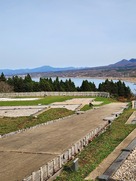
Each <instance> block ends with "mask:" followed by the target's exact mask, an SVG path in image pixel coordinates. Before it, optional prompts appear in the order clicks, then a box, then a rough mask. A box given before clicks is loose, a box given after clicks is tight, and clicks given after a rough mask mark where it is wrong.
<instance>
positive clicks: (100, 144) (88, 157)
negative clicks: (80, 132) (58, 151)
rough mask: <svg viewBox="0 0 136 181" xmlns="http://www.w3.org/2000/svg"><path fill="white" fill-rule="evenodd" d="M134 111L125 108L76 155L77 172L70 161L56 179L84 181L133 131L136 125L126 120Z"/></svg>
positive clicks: (59, 180) (60, 180) (58, 180)
mask: <svg viewBox="0 0 136 181" xmlns="http://www.w3.org/2000/svg"><path fill="white" fill-rule="evenodd" d="M132 112H133V110H132V109H128V110H125V111H124V113H123V114H122V115H121V116H120V117H119V118H117V119H116V120H115V121H114V122H113V123H112V125H111V127H110V128H108V129H107V131H106V132H105V133H103V134H101V135H100V136H99V137H97V138H95V139H94V140H93V141H92V142H91V143H90V144H89V145H88V146H87V147H86V148H85V149H84V150H83V151H82V152H81V153H79V154H78V155H77V156H76V157H78V158H79V170H78V171H77V172H73V171H71V163H72V162H69V163H67V164H66V165H65V166H64V169H63V171H62V173H61V175H60V176H59V177H58V178H57V179H56V180H57V181H83V180H84V178H85V177H86V176H87V175H88V174H89V173H90V172H91V171H93V170H94V169H95V168H96V167H97V166H98V165H99V164H100V163H101V162H102V160H103V159H104V158H106V157H107V156H108V155H109V154H110V153H111V152H112V151H113V150H114V149H115V147H116V146H117V145H118V144H119V143H120V142H121V141H123V140H124V139H125V137H127V135H128V134H129V133H130V132H131V131H133V130H134V129H135V128H136V125H125V122H126V121H127V119H128V118H129V116H130V115H131V114H132Z"/></svg>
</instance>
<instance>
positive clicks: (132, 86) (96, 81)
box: [32, 77, 136, 94]
mask: <svg viewBox="0 0 136 181" xmlns="http://www.w3.org/2000/svg"><path fill="white" fill-rule="evenodd" d="M39 79H40V78H32V80H34V81H36V82H39ZM55 79H56V77H52V80H55ZM66 79H69V77H59V80H63V81H65V80H66ZM70 79H71V81H72V82H74V83H75V86H76V87H77V86H79V87H80V86H81V84H82V82H83V80H88V81H89V82H94V84H95V85H96V87H97V88H98V86H99V84H100V83H102V82H104V81H105V79H97V78H96V79H95V78H86V77H84V78H77V77H70ZM117 81H118V80H113V82H117ZM124 83H125V84H126V86H129V87H130V89H131V91H132V92H133V93H134V94H136V85H135V84H134V83H132V82H127V81H124Z"/></svg>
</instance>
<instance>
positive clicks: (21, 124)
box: [0, 108, 74, 135]
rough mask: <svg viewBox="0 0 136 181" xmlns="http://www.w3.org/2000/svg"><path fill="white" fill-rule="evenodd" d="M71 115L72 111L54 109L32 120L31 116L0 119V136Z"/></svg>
mask: <svg viewBox="0 0 136 181" xmlns="http://www.w3.org/2000/svg"><path fill="white" fill-rule="evenodd" d="M73 113H74V112H73V111H70V110H67V109H65V108H55V109H49V110H48V111H45V112H44V113H43V114H40V115H39V116H38V117H37V118H34V117H32V116H29V117H18V118H9V117H4V118H0V135H3V134H6V133H9V132H12V131H17V130H19V129H23V128H28V127H32V126H35V125H37V124H41V123H45V122H47V121H50V120H55V119H58V118H62V117H65V116H69V115H71V114H73Z"/></svg>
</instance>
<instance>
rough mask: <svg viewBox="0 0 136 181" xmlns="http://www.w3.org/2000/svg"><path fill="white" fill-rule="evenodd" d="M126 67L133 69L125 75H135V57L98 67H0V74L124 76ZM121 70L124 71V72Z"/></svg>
mask: <svg viewBox="0 0 136 181" xmlns="http://www.w3.org/2000/svg"><path fill="white" fill-rule="evenodd" d="M128 69H130V70H133V71H130V70H129V72H127V75H131V76H135V75H136V59H135V58H132V59H130V60H126V59H123V60H121V61H118V62H116V63H114V64H110V65H107V66H98V67H84V68H83V67H80V68H75V67H64V68H56V67H51V66H42V67H37V68H33V69H16V70H10V69H0V74H1V73H2V72H3V73H4V75H6V76H8V75H9V76H13V75H26V74H27V73H29V74H31V75H33V76H37V75H38V76H41V77H42V76H49V75H50V76H68V77H71V76H73V77H76V76H77V77H78V76H81V77H83V76H91V77H94V76H96V77H97V76H100V77H104V76H126V71H128ZM122 71H125V72H124V73H123V72H122Z"/></svg>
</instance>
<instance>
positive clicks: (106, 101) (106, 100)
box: [81, 97, 116, 111]
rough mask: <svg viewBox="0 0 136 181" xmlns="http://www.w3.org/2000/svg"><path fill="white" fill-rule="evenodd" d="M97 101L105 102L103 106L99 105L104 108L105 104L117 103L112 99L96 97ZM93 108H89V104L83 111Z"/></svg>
mask: <svg viewBox="0 0 136 181" xmlns="http://www.w3.org/2000/svg"><path fill="white" fill-rule="evenodd" d="M95 101H101V102H103V103H102V104H100V105H98V106H103V105H105V104H109V103H111V102H115V101H116V100H114V99H111V98H105V97H96V98H95ZM94 107H97V106H94ZM92 108H93V106H89V104H86V105H85V106H84V107H82V108H81V111H87V110H90V109H92Z"/></svg>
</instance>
